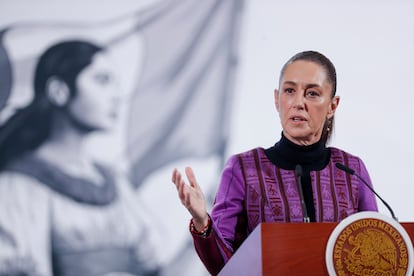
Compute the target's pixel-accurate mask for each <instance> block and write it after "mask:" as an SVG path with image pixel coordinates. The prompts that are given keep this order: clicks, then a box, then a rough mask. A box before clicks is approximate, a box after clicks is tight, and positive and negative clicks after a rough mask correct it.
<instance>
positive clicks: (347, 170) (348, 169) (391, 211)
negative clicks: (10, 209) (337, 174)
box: [335, 163, 398, 221]
mask: <svg viewBox="0 0 414 276" xmlns="http://www.w3.org/2000/svg"><path fill="white" fill-rule="evenodd" d="M335 166H336V167H337V168H338V169H340V170H343V171H344V172H346V173H349V174H351V175H355V176H356V177H358V178H359V179H360V180H361V181H362V183H364V184H365V186H367V188H368V189H370V190H371V192H373V193H374V194H375V195H376V196H377V197H378V198H379V199H380V200H381V202H382V203H383V204H384V205H385V207H387V209H388V211H389V212H390V213H391V216H392V218H393V219H394V220H395V221H398V219H397V217H396V216H395V215H394V211H393V210H392V209H391V207H390V205H388V203H387V202H385V200H383V199H382V197H380V196H379V195H378V194H377V193H376V192H375V191H374V189H373V188H372V187H371V186H370V185H369V184H368V183H367V182H366V181H365V179H363V178H362V177H361V176H360V175H359V174H357V173H356V172H355V170H353V169H351V168H349V167H347V166H345V165H343V164H341V163H336V164H335Z"/></svg>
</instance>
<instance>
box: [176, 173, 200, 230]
mask: <svg viewBox="0 0 414 276" xmlns="http://www.w3.org/2000/svg"><path fill="white" fill-rule="evenodd" d="M185 174H186V175H187V179H188V182H189V185H188V184H186V183H185V181H184V180H183V177H182V175H181V173H180V172H179V171H178V170H177V169H174V170H173V173H172V182H173V183H174V184H175V187H176V188H177V191H178V196H179V198H180V200H181V203H182V204H183V205H184V206H185V208H187V210H188V211H189V212H190V214H191V216H192V217H193V223H194V226H195V228H196V230H198V231H200V230H202V229H203V228H204V227H205V226H206V225H207V224H208V214H207V209H206V200H205V197H204V194H203V191H202V190H201V188H200V186H199V185H198V183H197V180H196V178H195V175H194V172H193V170H192V169H191V168H190V167H186V168H185Z"/></svg>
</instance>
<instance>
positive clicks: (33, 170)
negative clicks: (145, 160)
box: [0, 40, 159, 275]
mask: <svg viewBox="0 0 414 276" xmlns="http://www.w3.org/2000/svg"><path fill="white" fill-rule="evenodd" d="M34 90H35V95H34V98H33V100H32V101H31V103H30V104H29V105H28V106H27V107H24V108H22V109H20V110H18V111H17V112H16V113H15V114H14V115H13V116H12V117H11V118H10V119H9V120H7V122H5V123H4V124H3V125H2V126H1V128H0V156H1V158H0V248H1V252H0V274H1V275H3V274H7V275H106V274H111V273H121V272H122V273H125V274H131V275H154V274H157V273H158V272H159V263H158V261H157V258H156V256H157V255H156V252H154V251H155V246H154V243H155V242H156V241H158V236H156V231H154V227H152V228H151V231H150V230H149V229H150V225H149V223H150V222H149V221H147V216H148V215H147V214H146V209H145V206H142V205H141V203H140V201H139V200H138V199H137V197H136V193H134V190H133V189H132V187H131V185H130V184H129V183H128V181H127V180H126V177H125V175H123V174H122V173H119V172H118V171H117V170H116V169H114V168H113V167H109V166H107V165H105V164H99V163H97V162H96V161H94V160H93V159H92V158H90V157H89V156H88V154H87V151H85V150H84V144H85V142H86V140H87V138H88V137H89V136H90V134H92V133H95V132H97V131H105V130H109V129H111V127H112V126H113V125H114V123H115V122H116V120H117V116H118V113H119V105H120V100H121V99H120V96H119V87H118V82H117V78H116V74H115V70H114V68H113V67H112V64H111V63H110V60H109V57H108V56H107V54H106V52H105V49H104V48H101V47H99V46H97V45H94V44H92V43H89V42H85V41H77V40H76V41H65V42H60V43H58V44H55V45H54V46H52V47H50V48H49V49H48V50H46V51H45V52H44V53H43V54H42V56H41V57H40V59H39V61H38V63H37V67H36V71H35V78H34ZM105 150H106V149H105V148H102V151H105Z"/></svg>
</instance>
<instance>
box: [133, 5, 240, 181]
mask: <svg viewBox="0 0 414 276" xmlns="http://www.w3.org/2000/svg"><path fill="white" fill-rule="evenodd" d="M241 4H242V1H239V0H225V1H222V0H210V1H191V0H186V1H182V0H180V1H176V3H174V4H173V5H170V6H169V8H167V9H163V11H162V12H159V13H158V14H155V16H150V18H151V20H150V21H149V22H147V23H146V24H144V25H142V29H141V32H142V34H141V35H142V39H143V41H144V45H145V50H144V51H145V60H144V63H143V68H142V71H141V72H142V75H141V76H140V81H139V83H138V86H137V90H136V91H137V93H135V94H134V95H133V97H132V99H131V104H132V105H131V110H130V115H129V121H128V127H127V130H128V132H129V134H128V135H127V149H128V157H129V160H131V162H132V169H131V174H132V179H133V183H136V184H138V185H139V184H140V183H141V182H142V180H143V179H144V178H145V177H146V176H147V175H148V174H149V173H151V172H152V171H154V170H156V169H157V168H159V167H160V166H162V165H165V164H167V163H168V162H171V161H173V160H177V159H180V158H183V157H203V156H209V155H214V154H217V155H221V156H222V155H223V154H224V150H225V147H226V141H227V138H228V135H229V133H228V127H229V122H228V121H229V115H230V108H231V100H232V92H233V91H232V89H233V87H232V82H233V76H234V70H235V65H236V56H235V55H236V49H237V34H238V32H237V30H238V27H239V15H240V10H241Z"/></svg>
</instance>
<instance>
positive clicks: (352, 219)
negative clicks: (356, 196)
mask: <svg viewBox="0 0 414 276" xmlns="http://www.w3.org/2000/svg"><path fill="white" fill-rule="evenodd" d="M413 255H414V253H413V245H412V243H411V240H410V237H409V236H408V234H407V232H406V231H405V229H404V228H403V227H402V226H401V224H399V223H398V222H397V221H395V220H394V219H392V218H390V217H386V216H384V215H381V214H379V213H377V212H368V211H366V212H360V213H356V214H354V215H351V216H349V217H347V218H346V219H344V220H343V221H341V222H340V223H339V224H338V225H337V226H336V227H335V229H334V230H333V231H332V233H331V235H330V237H329V240H328V244H327V246H326V255H325V261H326V267H327V270H328V273H329V275H339V276H342V275H358V276H359V275H384V276H385V275H386V276H388V275H389V276H391V275H398V276H400V275H401V276H405V275H413V274H412V273H413V265H414V264H413Z"/></svg>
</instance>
